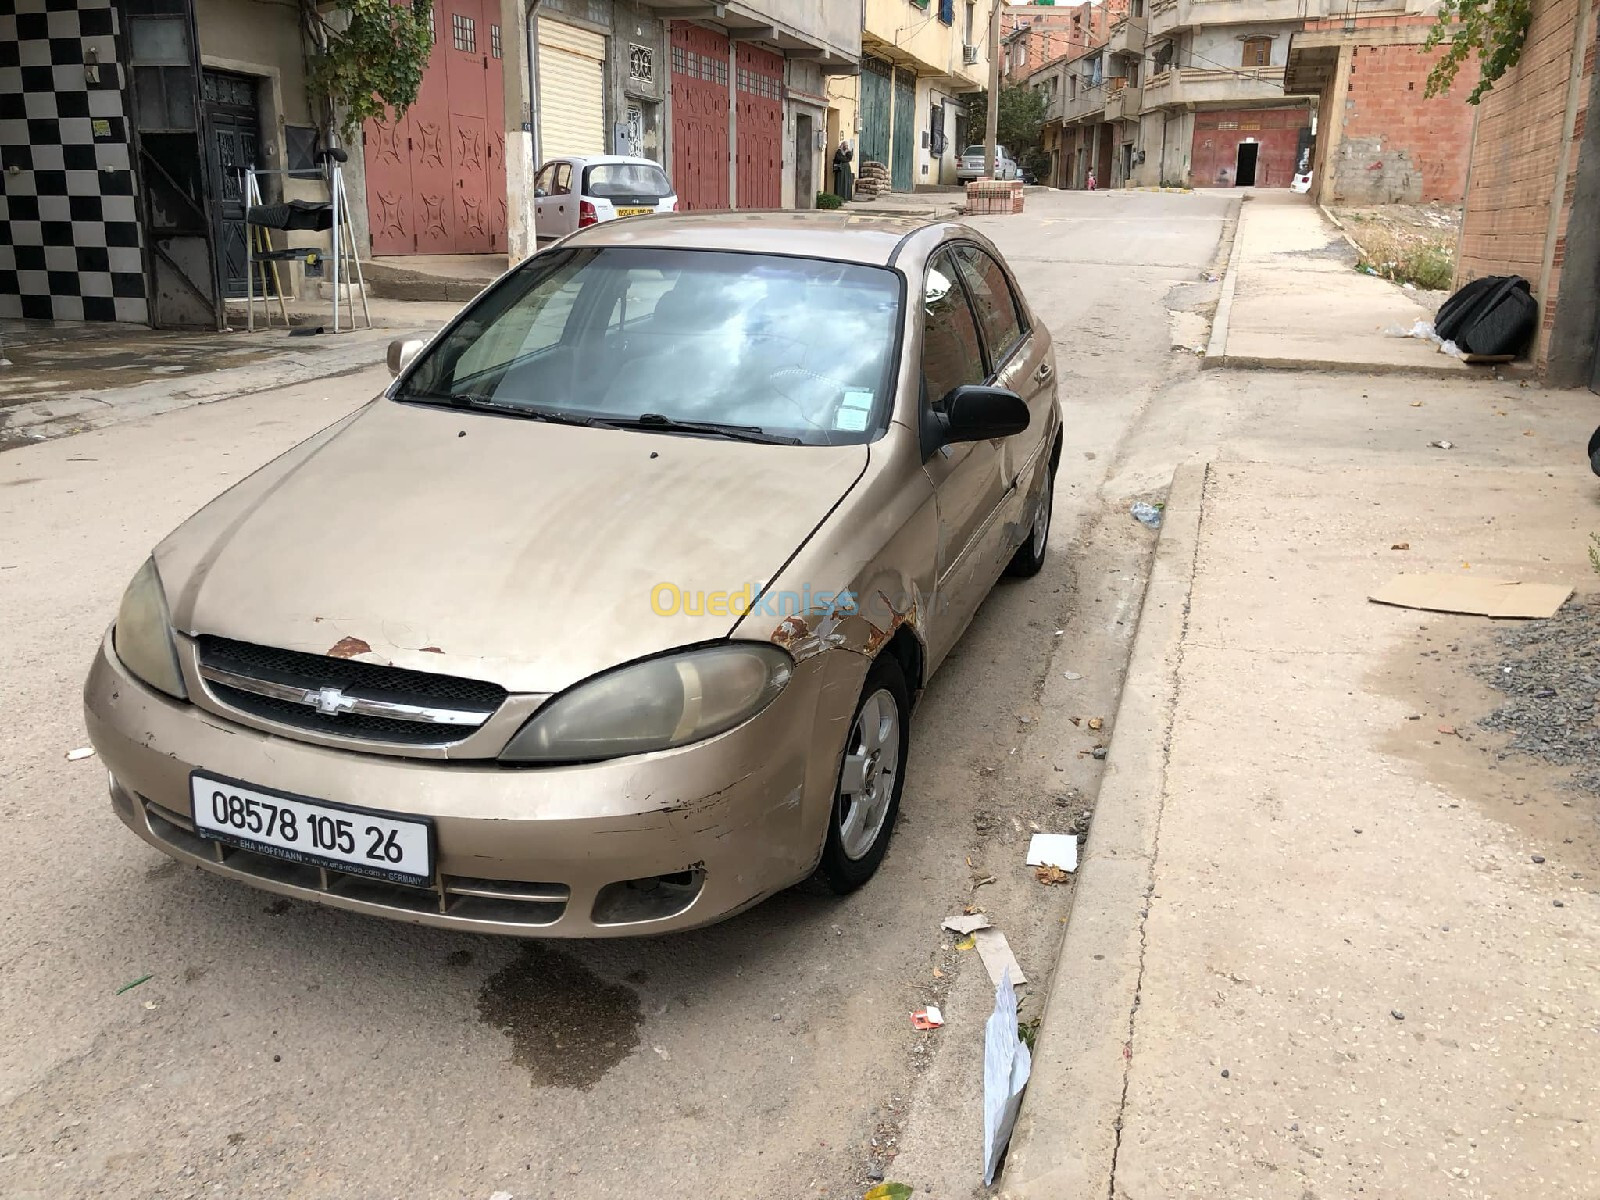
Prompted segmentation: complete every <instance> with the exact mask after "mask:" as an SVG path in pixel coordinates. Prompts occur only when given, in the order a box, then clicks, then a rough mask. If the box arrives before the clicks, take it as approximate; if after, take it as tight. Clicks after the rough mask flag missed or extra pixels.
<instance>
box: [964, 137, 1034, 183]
mask: <svg viewBox="0 0 1600 1200" xmlns="http://www.w3.org/2000/svg"><path fill="white" fill-rule="evenodd" d="M983 165H984V152H983V147H982V146H981V145H978V146H968V147H967V148H966V149H965V150H963V151H962V152H961V161H960V162H959V163H957V164H956V181H957V182H958V183H970V182H972V180H974V179H982V178H983V177H984V173H983ZM994 177H995V178H996V179H1021V178H1022V168H1021V167H1019V166H1018V165H1017V161H1016V159H1014V158H1012V157H1011V155H1009V154H1007V153H1006V148H1005V147H1004V146H996V147H995V150H994Z"/></svg>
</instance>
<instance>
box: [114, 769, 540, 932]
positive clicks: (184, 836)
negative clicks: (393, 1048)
mask: <svg viewBox="0 0 1600 1200" xmlns="http://www.w3.org/2000/svg"><path fill="white" fill-rule="evenodd" d="M113 794H115V793H113ZM129 798H130V799H132V800H133V801H134V802H136V803H137V804H138V805H139V806H140V808H141V809H142V811H143V815H144V820H145V827H146V828H148V829H149V830H150V833H151V835H152V836H153V837H155V838H156V839H157V840H158V841H161V842H163V843H165V844H166V845H168V846H171V847H172V848H173V849H174V850H178V851H181V852H182V853H184V854H187V855H190V856H191V857H194V858H200V859H205V860H207V861H209V862H214V863H217V864H219V865H221V866H223V867H226V868H227V869H228V870H230V871H236V872H238V873H239V874H241V875H245V876H249V877H252V878H256V879H262V880H271V881H272V882H274V883H279V884H284V885H286V886H288V887H293V888H299V889H302V890H304V891H307V892H320V893H322V894H324V895H328V896H346V897H349V898H350V899H352V900H359V901H361V902H362V903H364V904H372V905H377V906H380V907H382V908H387V909H393V910H394V911H396V912H398V913H408V912H409V913H426V914H438V915H440V916H446V917H453V918H455V919H457V920H461V921H487V922H495V923H498V924H504V925H526V926H541V925H553V924H555V923H556V922H557V921H558V920H560V919H561V916H562V914H563V913H565V912H566V911H567V902H568V900H569V899H571V895H572V893H571V890H570V889H569V888H568V887H567V886H566V885H565V884H561V883H523V882H518V881H515V880H509V879H473V878H468V877H466V876H458V875H440V876H439V877H438V878H436V879H435V880H434V882H433V883H432V884H430V885H429V886H427V887H410V886H408V885H406V884H402V883H389V882H387V881H386V880H382V879H372V878H369V877H368V876H365V875H355V874H350V873H348V872H345V871H338V870H335V869H333V868H331V867H330V868H323V867H316V866H311V865H309V864H306V863H294V862H286V861H284V860H283V859H280V858H273V857H271V856H270V855H266V854H257V853H255V852H254V851H253V850H245V849H242V848H240V847H236V846H229V845H226V844H225V843H223V842H219V841H214V840H212V839H211V838H203V837H201V836H199V834H198V833H196V832H195V828H194V824H193V823H192V822H191V821H189V820H188V819H187V818H185V817H183V816H181V815H179V814H178V813H175V812H170V811H168V810H167V809H164V808H162V807H161V806H160V805H157V804H153V803H152V802H151V801H150V800H148V799H146V798H145V797H144V796H140V795H138V794H137V793H132V794H131V796H130V797H129Z"/></svg>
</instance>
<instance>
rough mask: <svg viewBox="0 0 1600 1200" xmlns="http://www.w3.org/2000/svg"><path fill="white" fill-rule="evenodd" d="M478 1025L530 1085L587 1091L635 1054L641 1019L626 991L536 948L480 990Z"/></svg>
mask: <svg viewBox="0 0 1600 1200" xmlns="http://www.w3.org/2000/svg"><path fill="white" fill-rule="evenodd" d="M478 1019H479V1020H481V1021H483V1022H484V1023H485V1024H487V1025H493V1026H494V1027H495V1028H497V1029H499V1030H500V1031H501V1032H503V1033H505V1034H506V1035H507V1036H508V1037H510V1039H511V1061H512V1062H514V1063H516V1064H518V1065H519V1066H522V1067H526V1068H527V1070H528V1073H529V1074H530V1075H532V1076H533V1082H534V1083H536V1084H540V1085H543V1086H546V1087H565V1088H576V1089H578V1090H580V1091H587V1090H588V1089H589V1088H592V1087H593V1086H594V1085H595V1084H596V1083H598V1082H600V1080H601V1078H602V1077H603V1076H604V1075H605V1073H606V1072H607V1071H609V1070H611V1068H612V1067H614V1066H616V1065H617V1064H618V1063H620V1062H621V1061H622V1060H623V1059H625V1058H627V1057H628V1055H630V1054H632V1053H633V1051H634V1050H636V1049H638V1047H639V1025H640V1023H641V1022H642V1021H643V1019H644V1018H643V1014H642V1013H641V1012H640V1008H639V996H638V994H637V993H636V992H634V991H633V990H632V989H630V988H627V987H624V986H622V985H621V984H618V983H610V982H608V981H607V980H604V979H601V978H600V977H599V976H598V975H596V974H595V973H594V972H593V971H591V970H590V969H589V968H588V967H586V966H584V965H583V964H582V963H581V962H579V961H578V960H577V959H575V958H573V957H572V956H571V955H569V954H567V953H564V952H563V951H560V950H556V949H553V948H551V947H549V946H545V945H543V944H540V943H537V942H535V943H530V944H528V945H526V946H524V947H523V948H522V949H521V952H520V953H519V954H518V955H517V957H516V958H514V959H512V960H511V962H509V963H507V964H506V965H505V966H504V967H502V968H501V969H500V970H498V971H496V972H495V973H494V974H493V975H491V976H490V977H489V978H488V979H487V980H486V981H485V982H484V985H483V987H482V989H481V990H480V991H479V992H478Z"/></svg>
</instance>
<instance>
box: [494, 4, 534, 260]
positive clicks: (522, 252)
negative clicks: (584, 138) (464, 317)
mask: <svg viewBox="0 0 1600 1200" xmlns="http://www.w3.org/2000/svg"><path fill="white" fill-rule="evenodd" d="M528 25H529V22H528V7H527V3H526V0H501V4H500V54H501V60H500V66H501V71H502V73H503V78H504V85H505V111H504V114H503V115H504V117H505V130H506V258H507V259H508V260H509V261H510V265H511V266H513V267H514V266H516V265H517V264H518V263H520V262H521V261H522V260H523V259H525V258H527V257H528V256H529V255H531V254H532V253H533V252H534V251H535V250H536V249H537V248H538V242H537V241H536V240H535V237H534V228H533V218H534V214H533V173H534V171H535V170H536V169H537V168H538V165H539V164H538V163H536V162H534V161H533V80H532V49H533V47H532V45H531V41H530V39H529V37H528Z"/></svg>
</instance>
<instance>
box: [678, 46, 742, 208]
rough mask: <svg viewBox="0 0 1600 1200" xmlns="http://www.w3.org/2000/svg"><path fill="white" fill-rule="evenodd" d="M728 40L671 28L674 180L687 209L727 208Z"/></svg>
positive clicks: (682, 204) (679, 197) (679, 196)
mask: <svg viewBox="0 0 1600 1200" xmlns="http://www.w3.org/2000/svg"><path fill="white" fill-rule="evenodd" d="M729 54H730V46H729V42H728V39H727V38H726V37H724V36H723V35H722V34H720V33H714V32H712V31H711V30H709V29H703V28H701V27H700V26H699V25H689V24H686V23H683V22H678V21H674V22H673V24H672V180H673V183H674V185H675V186H676V187H677V190H678V203H679V206H680V207H682V208H683V209H685V210H693V209H704V208H727V207H728V162H729V159H728V56H729Z"/></svg>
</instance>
